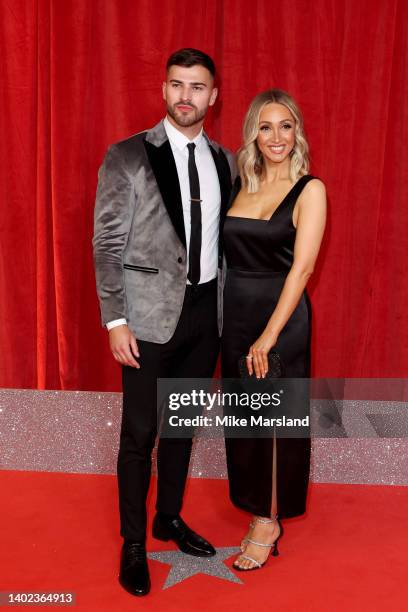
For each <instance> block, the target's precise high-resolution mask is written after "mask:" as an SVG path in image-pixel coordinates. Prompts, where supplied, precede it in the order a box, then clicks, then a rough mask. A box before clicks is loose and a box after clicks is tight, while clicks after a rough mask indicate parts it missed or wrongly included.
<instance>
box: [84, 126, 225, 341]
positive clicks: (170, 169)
mask: <svg viewBox="0 0 408 612" xmlns="http://www.w3.org/2000/svg"><path fill="white" fill-rule="evenodd" d="M205 137H206V138H207V141H208V144H209V146H210V150H211V153H212V156H213V158H214V162H215V166H216V169H217V173H218V178H219V181H220V190H221V214H220V225H222V223H223V220H224V218H225V213H226V210H227V207H228V201H229V197H230V192H231V185H232V181H233V180H234V179H235V174H236V170H235V162H234V157H233V155H232V154H231V153H230V152H229V151H227V150H226V149H223V148H222V147H220V146H219V145H218V144H217V143H215V142H213V141H211V140H209V139H208V137H207V136H205ZM93 250H94V263H95V275H96V287H97V292H98V297H99V304H100V310H101V318H102V325H105V324H106V323H107V322H109V321H112V320H114V319H120V318H122V317H123V318H126V319H127V321H128V325H129V328H130V329H131V331H132V332H133V333H134V334H135V336H136V338H138V339H140V340H147V341H150V342H157V343H160V344H162V343H165V342H167V341H168V340H170V338H171V337H172V335H173V333H174V331H175V328H176V325H177V322H178V320H179V317H180V313H181V308H182V305H183V299H184V293H185V288H186V277H187V265H186V236H185V230H184V219H183V210H182V202H181V193H180V186H179V181H178V175H177V169H176V164H175V161H174V157H173V153H172V151H171V147H170V143H169V140H168V138H167V134H166V131H165V129H164V126H163V122H162V121H161V122H160V123H158V124H157V125H156V126H155V127H154V128H152V129H151V130H147V131H145V132H141V133H139V134H136V135H135V136H131V137H130V138H128V139H126V140H122V141H121V142H118V143H116V144H113V145H111V146H110V147H109V148H108V151H107V153H106V156H105V159H104V161H103V164H102V166H101V167H100V170H99V175H98V189H97V194H96V205H95V223H94V237H93ZM218 261H219V270H218V296H219V300H218V324H219V332H220V334H221V330H222V289H223V283H224V274H225V266H223V257H222V244H221V241H220V245H219V258H218Z"/></svg>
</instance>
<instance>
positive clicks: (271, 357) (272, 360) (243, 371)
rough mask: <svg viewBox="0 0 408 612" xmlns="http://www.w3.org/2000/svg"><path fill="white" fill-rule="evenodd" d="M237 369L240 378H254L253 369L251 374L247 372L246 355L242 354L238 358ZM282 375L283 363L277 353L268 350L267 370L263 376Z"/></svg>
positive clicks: (278, 376)
mask: <svg viewBox="0 0 408 612" xmlns="http://www.w3.org/2000/svg"><path fill="white" fill-rule="evenodd" d="M238 369H239V375H240V377H241V378H249V379H252V380H256V376H255V371H254V372H253V373H252V374H249V372H248V367H247V358H246V355H242V357H240V358H239V360H238ZM283 375H284V374H283V363H282V360H281V358H280V356H279V353H277V352H276V351H270V352H269V354H268V371H267V373H266V376H265V378H282V376H283Z"/></svg>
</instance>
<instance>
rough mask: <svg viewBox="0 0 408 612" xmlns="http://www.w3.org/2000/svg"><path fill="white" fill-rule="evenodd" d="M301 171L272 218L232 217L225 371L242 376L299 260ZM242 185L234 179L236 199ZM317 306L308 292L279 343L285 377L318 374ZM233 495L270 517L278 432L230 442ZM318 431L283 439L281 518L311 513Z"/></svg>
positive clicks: (228, 224) (279, 452) (226, 233)
mask: <svg viewBox="0 0 408 612" xmlns="http://www.w3.org/2000/svg"><path fill="white" fill-rule="evenodd" d="M312 178H314V177H313V176H311V175H307V176H303V177H301V178H300V179H299V180H298V181H297V183H295V185H294V186H293V187H292V189H291V190H290V192H289V193H288V194H287V196H286V197H285V198H284V199H283V201H282V202H281V203H280V205H279V206H278V208H277V209H276V210H275V212H274V213H273V215H272V216H271V218H270V219H269V220H260V219H247V218H243V217H234V216H227V217H226V219H225V224H224V230H223V241H224V250H225V256H226V260H227V276H226V283H225V291H224V327H223V336H222V353H221V358H222V361H221V364H222V366H221V367H222V376H223V377H224V378H239V372H238V360H239V358H240V357H241V356H242V355H246V354H248V350H249V347H250V346H251V344H253V342H254V341H255V340H257V338H259V336H260V335H261V333H262V332H263V331H264V329H265V327H266V324H267V322H268V320H269V318H270V316H271V314H272V312H273V310H274V308H275V306H276V304H277V302H278V300H279V296H280V294H281V291H282V287H283V284H284V282H285V279H286V276H287V274H288V272H289V270H290V268H291V266H292V263H293V252H294V244H295V237H296V228H295V227H294V225H293V222H292V213H293V208H294V206H295V203H296V200H297V198H298V197H299V194H300V193H301V191H302V189H303V188H304V186H305V185H306V184H307V183H308V181H310V180H311V179H312ZM240 188H241V184H240V181H239V179H237V182H236V183H235V185H234V191H233V195H232V201H233V199H234V197H235V196H236V195H237V194H238V192H239V190H240ZM310 333H311V309H310V302H309V298H308V296H307V293H306V291H305V292H304V293H303V295H302V297H301V299H300V301H299V303H298V305H297V307H296V308H295V310H294V312H293V314H292V315H291V317H290V319H289V321H288V322H287V323H286V325H285V327H284V328H283V330H282V331H281V333H280V334H279V338H278V342H277V344H276V345H275V347H274V350H276V351H277V352H278V353H279V355H280V356H281V358H282V361H283V363H284V367H285V376H286V377H290V378H292V377H293V378H303V377H308V376H310ZM225 445H226V453H227V467H228V478H229V487H230V497H231V501H232V502H233V504H235V505H236V506H237V507H238V508H241V509H242V510H246V511H248V512H250V513H253V514H256V515H259V516H270V514H271V504H272V474H273V471H272V470H273V439H271V438H263V439H262V438H261V439H260V438H257V439H244V438H241V439H237V438H229V439H228V438H227V439H226V441H225ZM309 466H310V438H298V439H295V438H279V437H277V438H276V476H277V478H276V485H277V488H276V491H277V512H278V515H279V517H280V518H289V517H294V516H298V515H300V514H303V513H304V512H305V505H306V494H307V486H308V481H309Z"/></svg>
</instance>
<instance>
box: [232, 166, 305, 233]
mask: <svg viewBox="0 0 408 612" xmlns="http://www.w3.org/2000/svg"><path fill="white" fill-rule="evenodd" d="M305 176H308V175H307V174H304V175H303V176H301V177H300V178H298V180H297V181H296V183H294V184H293V185H292V187H291V188H290V189H289V191H288V193H287V194H286V195H285V197H284V198H283V200H282V201H281V202H279V204H278V205H277V207H276V208H275V210H274V211H273V213H272V214H271V216H270V217H269V219H259V218H258V217H241V216H239V215H229V214H228V213H227V214H226V215H225V216H226V217H227V218H229V219H234V218H235V219H245V220H246V221H263V222H264V223H269V221H271V219H272V217H273V216H274V215H275V214H276V212H277V211H278V209H279V208H281V206H282V205H283V204H284V203H285V201H286V200H287V199H288V197H289V196H290V194H291V193H292V191H293V190H294V188H295V187H296V185H297V184H298V183H299V182H300V181H301V180H302V179H303V178H304V177H305ZM237 178H238V179H239V183H240V188H241V177H240V176H238V177H237Z"/></svg>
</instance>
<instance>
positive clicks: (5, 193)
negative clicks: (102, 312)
mask: <svg viewBox="0 0 408 612" xmlns="http://www.w3.org/2000/svg"><path fill="white" fill-rule="evenodd" d="M0 10H1V15H0V18H1V19H0V45H1V47H0V54H1V68H0V69H1V90H0V97H1V98H0V99H1V108H0V122H1V133H0V135H1V138H0V162H1V163H0V194H1V204H2V216H1V259H0V292H1V325H0V343H1V349H0V354H1V356H0V359H1V363H0V368H1V380H0V384H1V385H2V386H7V387H34V388H35V387H37V388H49V389H60V388H61V389H90V390H91V389H98V390H111V389H113V390H117V389H119V388H120V371H119V367H118V366H117V364H116V363H115V362H114V361H113V359H112V357H111V355H110V353H109V350H108V343H107V334H106V331H105V330H103V329H102V328H101V327H100V321H99V309H98V304H97V299H96V293H95V282H94V273H93V264H92V250H91V238H92V224H93V207H94V198H95V189H96V181H97V169H98V167H99V165H100V163H101V161H102V158H103V155H104V152H105V150H106V147H107V146H108V144H110V143H112V142H114V141H117V140H119V139H122V138H125V137H127V136H129V135H130V134H132V133H135V132H138V131H140V130H142V129H145V128H147V127H150V126H152V125H154V124H155V123H156V122H157V121H158V120H160V118H161V117H162V116H163V103H162V100H161V82H162V80H163V75H164V64H165V61H166V58H167V56H168V55H169V54H170V52H172V51H173V50H175V49H177V48H180V47H182V46H194V47H198V48H200V49H203V50H204V51H206V52H208V53H210V54H211V55H212V56H214V58H215V61H216V63H217V66H218V70H219V72H220V74H221V77H222V81H221V99H220V103H219V104H218V106H217V109H216V110H214V111H212V114H211V116H210V117H209V120H208V123H207V131H208V132H209V134H210V135H211V136H212V137H213V138H215V139H216V140H218V141H220V142H222V143H223V144H225V145H226V146H228V147H230V148H232V149H236V148H237V147H238V146H239V143H240V134H241V125H242V120H243V116H244V113H245V110H246V108H247V106H248V103H249V102H250V100H251V99H252V97H253V96H254V95H255V94H256V93H258V92H260V91H262V90H264V89H267V88H270V87H280V88H282V89H285V90H287V91H289V92H290V93H291V94H292V95H293V96H294V97H295V99H296V100H297V101H298V102H299V104H300V106H301V108H302V110H303V113H304V117H305V123H306V130H307V134H308V138H309V141H310V145H311V151H312V162H313V164H312V172H313V174H315V175H318V176H319V177H321V178H322V179H323V180H324V182H325V183H326V186H327V191H328V195H329V224H328V229H327V233H326V237H325V241H324V245H323V248H322V251H321V256H320V261H319V265H318V267H317V270H316V272H315V274H314V277H313V279H312V280H311V282H310V294H311V298H312V303H313V307H314V336H313V362H314V368H313V372H314V375H315V376H330V377H338V376H340V377H341V376H353V377H372V376H386V377H403V376H407V373H408V329H407V325H408V324H407V312H408V299H407V290H408V278H407V235H408V223H407V205H406V196H407V173H408V163H407V161H408V160H407V153H406V145H407V142H408V138H407V137H408V134H407V120H408V107H407V103H406V101H407V99H408V95H407V94H408V92H407V84H408V79H407V59H408V49H407V44H408V43H407V41H408V33H407V24H408V3H407V2H406V0H313V2H312V1H310V0H285V1H284V2H282V1H278V0H266V1H263V0H252V1H251V2H247V1H246V0H245V1H244V0H208V1H206V2H205V1H196V2H191V0H178V1H177V2H176V1H174V2H171V1H169V0H167V1H162V2H158V1H156V2H151V0H116V1H115V0H64V1H63V2H60V1H59V0H54V1H50V0H38V1H35V0H1V3H0Z"/></svg>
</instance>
